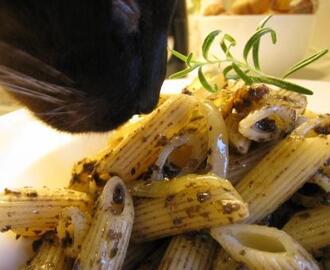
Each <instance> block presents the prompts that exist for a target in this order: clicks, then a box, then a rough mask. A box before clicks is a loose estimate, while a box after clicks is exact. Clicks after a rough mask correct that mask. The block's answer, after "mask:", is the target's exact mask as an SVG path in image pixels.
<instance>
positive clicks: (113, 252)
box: [75, 177, 134, 270]
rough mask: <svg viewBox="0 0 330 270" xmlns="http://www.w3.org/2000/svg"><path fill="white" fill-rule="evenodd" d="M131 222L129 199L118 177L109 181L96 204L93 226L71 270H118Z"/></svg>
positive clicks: (126, 243) (128, 237) (126, 244)
mask: <svg viewBox="0 0 330 270" xmlns="http://www.w3.org/2000/svg"><path fill="white" fill-rule="evenodd" d="M133 218H134V209H133V202H132V198H131V195H130V194H129V193H128V191H127V189H126V187H125V185H124V183H123V181H122V180H121V179H120V178H119V177H113V178H111V179H110V180H109V181H108V182H107V184H106V185H105V187H104V190H103V192H102V194H101V196H100V198H99V200H98V202H97V205H96V212H95V214H94V217H93V222H92V224H91V227H90V229H89V231H88V233H87V235H86V237H85V239H84V241H83V244H82V246H81V252H80V255H79V257H78V259H77V260H76V262H75V267H78V269H81V270H85V269H86V270H87V269H88V270H93V269H97V270H102V269H121V267H122V265H123V262H124V259H125V256H126V251H127V247H128V242H129V239H130V235H131V230H132V225H133Z"/></svg>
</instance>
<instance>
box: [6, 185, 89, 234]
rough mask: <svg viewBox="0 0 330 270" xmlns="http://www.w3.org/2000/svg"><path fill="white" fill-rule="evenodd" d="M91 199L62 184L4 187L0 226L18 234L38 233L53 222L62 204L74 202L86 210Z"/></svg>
mask: <svg viewBox="0 0 330 270" xmlns="http://www.w3.org/2000/svg"><path fill="white" fill-rule="evenodd" d="M91 203H92V202H91V199H90V197H89V196H88V195H86V194H85V193H82V192H78V191H74V190H69V189H66V188H61V189H48V188H39V189H35V188H21V189H12V190H10V189H5V191H4V192H3V193H1V194H0V228H1V231H6V230H10V229H12V230H14V231H16V232H17V233H19V234H20V235H31V234H32V235H33V234H37V235H38V234H40V233H41V232H43V231H47V230H52V229H54V228H55V227H56V226H57V223H58V219H59V214H60V212H61V211H62V209H63V208H66V207H69V206H75V207H78V208H79V209H81V210H82V211H88V210H90V209H91Z"/></svg>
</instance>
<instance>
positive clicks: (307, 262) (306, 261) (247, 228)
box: [211, 224, 319, 270]
mask: <svg viewBox="0 0 330 270" xmlns="http://www.w3.org/2000/svg"><path fill="white" fill-rule="evenodd" d="M211 235H212V236H213V237H214V238H215V239H216V240H217V241H218V242H219V243H220V245H221V246H222V247H223V248H224V249H225V250H226V251H227V252H228V253H229V255H230V256H231V257H232V258H233V259H235V260H236V261H239V262H242V263H243V264H245V265H246V266H247V267H248V269H250V270H260V269H274V270H282V269H285V270H303V269H310V270H312V269H315V270H318V269H319V267H318V265H317V263H316V262H315V261H314V259H313V257H312V256H311V255H310V254H309V253H308V252H307V251H306V250H305V249H304V248H303V247H302V246H300V245H299V244H298V242H296V241H295V240H293V239H292V238H291V237H290V236H289V235H288V234H286V233H285V232H283V231H280V230H278V229H275V228H270V227H266V226H258V225H246V224H242V225H238V224H235V225H230V226H224V227H222V228H217V229H212V230H211Z"/></svg>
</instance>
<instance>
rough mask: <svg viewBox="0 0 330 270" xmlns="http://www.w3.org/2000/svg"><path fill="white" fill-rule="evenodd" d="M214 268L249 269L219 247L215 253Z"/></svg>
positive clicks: (214, 269) (221, 269)
mask: <svg viewBox="0 0 330 270" xmlns="http://www.w3.org/2000/svg"><path fill="white" fill-rule="evenodd" d="M212 270H248V269H247V268H246V267H245V266H244V265H243V264H242V263H238V262H236V261H235V260H234V259H233V258H232V257H230V255H229V254H228V253H227V252H226V251H225V250H224V249H223V248H220V247H219V248H218V249H217V251H216V252H215V255H214V261H213V266H212Z"/></svg>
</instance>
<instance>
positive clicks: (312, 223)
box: [283, 206, 330, 252]
mask: <svg viewBox="0 0 330 270" xmlns="http://www.w3.org/2000/svg"><path fill="white" fill-rule="evenodd" d="M283 230H284V231H286V232H287V233H288V234H289V235H291V236H292V237H293V238H294V239H296V240H297V241H298V242H299V243H300V244H301V245H302V246H303V247H304V248H306V250H308V251H310V252H315V251H317V250H318V249H321V248H323V247H326V246H328V245H330V206H323V207H318V208H315V209H309V210H306V211H303V212H299V213H297V214H296V215H294V216H293V217H292V218H291V219H290V220H289V222H288V223H287V224H286V225H285V226H284V227H283Z"/></svg>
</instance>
